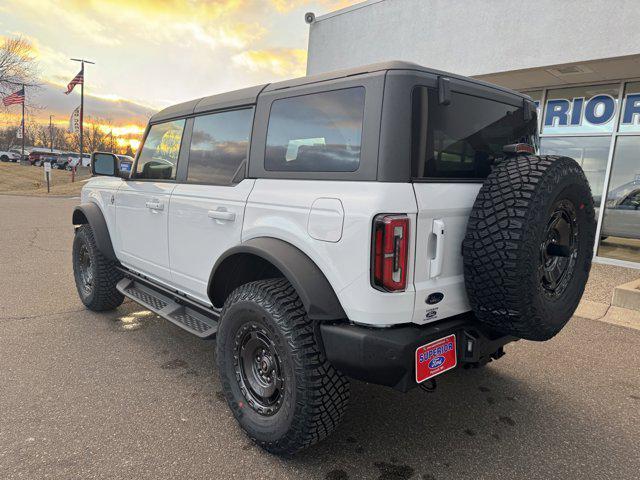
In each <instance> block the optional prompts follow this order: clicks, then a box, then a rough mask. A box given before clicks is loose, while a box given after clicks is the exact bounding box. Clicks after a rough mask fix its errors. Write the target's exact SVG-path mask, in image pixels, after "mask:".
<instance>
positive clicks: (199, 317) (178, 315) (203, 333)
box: [116, 278, 218, 338]
mask: <svg viewBox="0 0 640 480" xmlns="http://www.w3.org/2000/svg"><path fill="white" fill-rule="evenodd" d="M116 288H117V289H118V291H119V292H120V293H122V294H123V295H124V296H125V297H129V298H130V299H132V300H133V301H134V302H137V303H139V304H140V305H142V306H143V307H145V308H148V309H149V310H151V311H152V312H154V313H157V314H158V315H160V316H161V317H163V318H166V319H167V320H169V321H170V322H173V323H175V324H176V325H177V326H179V327H181V328H184V329H185V330H186V331H187V332H189V333H193V334H194V335H196V336H198V337H200V338H207V337H211V336H212V335H215V334H216V332H217V331H218V316H217V315H216V314H215V313H214V312H207V313H206V314H205V313H204V312H202V311H198V310H196V309H195V308H192V307H190V306H187V305H184V304H182V303H178V301H176V299H175V298H172V297H170V296H169V295H167V294H165V293H162V292H160V291H158V290H157V289H154V288H151V287H149V286H148V285H145V284H143V283H142V282H139V281H137V280H133V279H131V278H123V279H122V280H120V281H119V282H118V285H116Z"/></svg>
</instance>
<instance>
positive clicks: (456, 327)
mask: <svg viewBox="0 0 640 480" xmlns="http://www.w3.org/2000/svg"><path fill="white" fill-rule="evenodd" d="M320 334H321V336H322V342H323V344H324V350H325V354H326V356H327V359H328V360H329V361H330V362H331V364H332V365H333V366H334V367H336V368H337V369H338V370H340V371H341V372H342V373H344V374H345V375H347V376H348V377H351V378H355V379H357V380H363V381H365V382H369V383H376V384H379V385H386V386H389V387H393V388H395V389H396V390H400V391H403V392H406V391H407V390H409V389H411V388H413V387H415V386H417V383H416V381H415V352H416V349H417V348H418V347H420V346H422V345H424V344H426V343H429V342H431V341H433V340H437V339H439V338H442V337H445V336H447V335H451V334H455V335H456V340H457V342H456V344H457V352H456V353H457V358H458V367H460V366H464V365H473V364H484V363H487V362H489V361H490V360H491V359H492V358H498V356H499V355H500V354H501V348H502V347H503V346H504V345H505V344H507V343H509V342H513V341H515V340H517V338H516V337H510V336H503V335H500V334H496V333H495V332H492V331H490V330H489V329H487V328H486V327H484V326H483V325H481V324H480V323H479V322H478V321H477V320H476V319H475V317H474V316H473V314H472V313H465V314H463V315H457V316H455V317H451V318H448V319H445V320H441V321H439V322H434V323H431V324H428V325H422V326H419V325H413V324H411V325H402V326H398V327H390V328H370V327H364V326H359V325H353V324H349V323H333V324H332V323H322V324H320Z"/></svg>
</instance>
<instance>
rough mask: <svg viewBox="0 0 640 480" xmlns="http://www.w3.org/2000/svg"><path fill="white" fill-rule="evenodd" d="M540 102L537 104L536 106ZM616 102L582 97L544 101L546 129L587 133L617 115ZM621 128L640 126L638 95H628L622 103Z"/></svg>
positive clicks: (612, 99) (602, 97)
mask: <svg viewBox="0 0 640 480" xmlns="http://www.w3.org/2000/svg"><path fill="white" fill-rule="evenodd" d="M539 103H540V102H536V105H538V106H539ZM616 108H617V101H616V99H615V98H614V97H612V96H611V95H608V94H599V95H595V96H593V97H591V98H589V99H588V100H586V99H585V98H584V97H576V98H573V99H571V100H569V99H565V98H555V99H550V100H547V108H546V110H545V113H544V126H545V127H547V128H548V127H551V128H554V127H566V128H567V129H571V127H583V128H587V129H589V130H592V128H589V126H592V127H596V129H597V127H601V128H602V127H603V126H605V125H606V124H608V123H609V122H611V120H613V118H614V117H615V114H616ZM620 124H621V125H622V126H627V128H629V127H633V126H640V93H632V94H628V95H627V96H626V97H625V99H624V108H623V110H622V118H621V119H620Z"/></svg>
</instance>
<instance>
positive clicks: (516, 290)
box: [462, 155, 596, 340]
mask: <svg viewBox="0 0 640 480" xmlns="http://www.w3.org/2000/svg"><path fill="white" fill-rule="evenodd" d="M595 230H596V221H595V216H594V207H593V197H592V196H591V189H590V188H589V184H588V182H587V179H586V177H585V175H584V172H583V171H582V168H581V167H580V165H578V164H577V163H576V161H575V160H573V159H571V158H568V157H555V156H535V155H518V156H515V157H511V158H507V159H505V160H503V161H502V162H501V163H499V164H498V165H496V166H495V168H494V169H493V171H492V172H491V174H490V175H489V176H488V177H487V179H486V180H485V182H484V184H483V186H482V188H481V189H480V192H479V193H478V196H477V198H476V201H475V203H474V205H473V210H472V212H471V215H470V217H469V222H468V224H467V232H466V235H465V239H464V241H463V244H462V253H463V257H464V276H465V286H466V290H467V294H468V297H469V301H470V303H471V307H472V308H473V311H474V313H475V314H476V316H477V318H478V320H479V321H480V322H482V323H484V324H485V325H487V326H489V327H491V328H492V329H493V330H496V331H498V332H501V333H504V334H509V335H514V336H517V337H520V338H525V339H528V340H547V339H549V338H551V337H553V336H554V335H555V334H557V333H558V332H559V331H560V330H561V329H562V327H564V325H565V324H566V323H567V321H568V320H569V318H571V316H572V315H573V313H574V311H575V309H576V308H577V306H578V302H579V301H580V297H582V293H583V292H584V287H585V283H586V282H587V278H588V276H589V270H590V268H591V257H592V255H593V243H594V238H595Z"/></svg>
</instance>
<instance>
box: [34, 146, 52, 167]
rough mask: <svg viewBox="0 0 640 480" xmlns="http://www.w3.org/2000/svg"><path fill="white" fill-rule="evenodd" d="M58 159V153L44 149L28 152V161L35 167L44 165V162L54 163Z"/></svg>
mask: <svg viewBox="0 0 640 480" xmlns="http://www.w3.org/2000/svg"><path fill="white" fill-rule="evenodd" d="M57 159H58V154H57V153H53V152H49V151H44V150H33V151H32V152H31V153H30V154H29V162H30V163H31V165H33V166H36V167H41V166H42V165H44V162H51V163H54V162H55V161H56V160H57Z"/></svg>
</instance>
